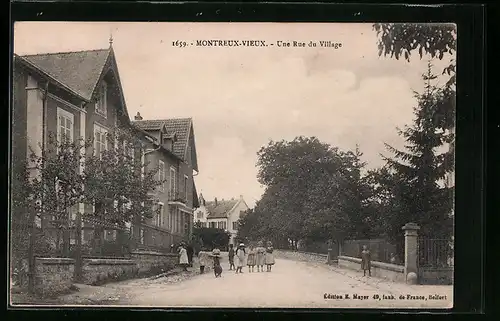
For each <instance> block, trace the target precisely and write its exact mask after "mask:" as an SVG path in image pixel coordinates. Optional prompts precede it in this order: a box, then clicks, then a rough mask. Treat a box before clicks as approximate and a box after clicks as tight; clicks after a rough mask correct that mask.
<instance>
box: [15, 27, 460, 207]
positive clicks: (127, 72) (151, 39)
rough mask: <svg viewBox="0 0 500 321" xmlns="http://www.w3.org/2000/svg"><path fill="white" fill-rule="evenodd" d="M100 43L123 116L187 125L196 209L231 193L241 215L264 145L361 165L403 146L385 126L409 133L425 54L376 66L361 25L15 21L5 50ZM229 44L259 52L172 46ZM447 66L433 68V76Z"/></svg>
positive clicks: (252, 192)
mask: <svg viewBox="0 0 500 321" xmlns="http://www.w3.org/2000/svg"><path fill="white" fill-rule="evenodd" d="M110 35H112V37H113V49H114V51H115V55H116V59H117V64H118V70H119V74H120V79H121V82H122V86H123V90H124V96H125V100H126V104H127V108H128V111H129V114H130V115H131V117H133V115H135V114H136V113H137V112H140V113H141V115H142V116H143V118H144V119H163V118H174V117H192V119H193V123H194V132H195V139H196V150H197V154H198V165H199V173H198V175H197V176H196V177H195V182H196V186H197V190H198V192H201V193H203V196H204V198H205V199H206V200H211V199H213V198H214V197H217V198H218V199H229V198H232V197H235V198H236V197H239V195H243V197H244V199H245V201H246V202H247V204H248V205H249V206H250V207H252V206H253V205H254V204H255V202H256V201H257V200H258V199H260V197H261V195H262V193H263V191H264V187H263V186H261V185H260V184H259V183H258V181H257V168H256V162H257V151H258V150H259V149H260V147H261V146H264V145H267V143H268V142H269V141H270V140H274V141H278V140H282V139H285V140H292V139H293V138H294V137H296V136H299V135H304V136H316V137H317V138H318V139H320V140H321V141H323V142H325V143H329V144H331V145H332V146H336V147H339V148H341V149H343V150H349V149H354V148H355V146H356V144H358V145H359V147H360V149H361V151H362V152H363V153H364V155H363V160H364V161H365V162H366V163H367V168H375V167H378V166H381V165H382V164H383V160H382V158H381V156H380V154H381V153H386V149H385V147H384V143H388V144H391V145H393V146H395V147H397V148H402V147H403V146H404V141H403V140H402V138H401V137H399V136H398V134H397V127H400V128H402V127H404V126H405V125H409V124H411V121H412V118H413V114H412V108H413V107H414V105H415V98H414V94H413V91H414V90H416V91H421V90H422V87H423V82H422V80H421V75H422V73H424V72H426V66H427V59H426V57H424V59H422V60H420V59H419V57H418V56H415V57H412V59H411V62H406V61H404V60H401V61H398V60H396V59H391V58H383V57H379V56H378V49H377V36H376V33H375V31H373V30H372V27H371V24H368V23H367V24H364V23H357V24H355V23H349V24H348V23H332V24H326V23H321V24H320V23H307V24H305V23H231V24H229V23H155V22H147V23H144V22H141V23H137V22H135V23H125V22H121V23H107V22H101V23H96V22H78V23H76V22H17V23H16V24H15V29H14V52H15V53H17V54H20V55H22V54H33V53H45V52H64V51H78V50H88V49H101V48H107V47H109V38H110ZM235 39H237V40H263V41H265V42H266V44H268V46H267V47H245V46H239V47H227V46H226V47H197V46H190V45H189V46H186V47H184V48H180V47H178V46H177V47H176V46H174V45H173V42H175V41H176V40H179V41H185V42H186V43H187V44H190V43H191V42H193V43H196V41H197V40H235ZM278 41H283V42H285V43H286V42H291V43H292V44H293V41H297V42H304V43H306V46H305V47H293V46H292V47H278V46H277V42H278ZM311 41H312V42H315V43H317V46H316V47H309V46H307V44H308V43H309V42H311ZM319 41H332V42H336V43H341V44H342V47H341V48H337V49H334V48H331V47H329V48H326V47H320V45H319ZM270 44H273V45H270ZM450 58H451V57H447V56H445V57H444V59H443V60H442V61H439V60H438V61H433V64H434V65H435V68H436V69H435V73H436V74H441V71H442V69H443V68H444V67H445V66H447V65H448V64H449V59H450ZM439 81H440V83H444V82H445V81H446V79H444V78H443V79H439ZM386 154H387V153H386Z"/></svg>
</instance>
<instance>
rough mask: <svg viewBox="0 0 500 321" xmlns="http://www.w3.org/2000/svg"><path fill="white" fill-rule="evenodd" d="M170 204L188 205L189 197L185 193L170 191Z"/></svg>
mask: <svg viewBox="0 0 500 321" xmlns="http://www.w3.org/2000/svg"><path fill="white" fill-rule="evenodd" d="M168 204H169V205H186V204H187V199H186V195H185V194H184V193H179V192H170V193H168Z"/></svg>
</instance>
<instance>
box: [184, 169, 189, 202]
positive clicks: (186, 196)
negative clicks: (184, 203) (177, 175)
mask: <svg viewBox="0 0 500 321" xmlns="http://www.w3.org/2000/svg"><path fill="white" fill-rule="evenodd" d="M188 180H189V178H188V177H187V175H184V198H185V199H186V200H187V199H188Z"/></svg>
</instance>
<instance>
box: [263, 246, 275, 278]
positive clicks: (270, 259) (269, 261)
mask: <svg viewBox="0 0 500 321" xmlns="http://www.w3.org/2000/svg"><path fill="white" fill-rule="evenodd" d="M273 252H274V248H273V243H271V241H268V242H267V248H266V257H265V263H266V266H267V272H271V268H272V266H273V265H274V254H273Z"/></svg>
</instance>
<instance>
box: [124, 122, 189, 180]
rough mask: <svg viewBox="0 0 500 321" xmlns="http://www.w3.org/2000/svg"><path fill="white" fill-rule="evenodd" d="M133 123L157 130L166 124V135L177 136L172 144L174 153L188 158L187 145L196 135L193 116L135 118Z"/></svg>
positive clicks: (182, 157)
mask: <svg viewBox="0 0 500 321" xmlns="http://www.w3.org/2000/svg"><path fill="white" fill-rule="evenodd" d="M132 123H133V124H134V125H135V126H137V127H138V128H140V129H142V130H146V131H148V130H149V131H157V130H160V129H161V128H162V127H163V126H165V130H166V135H167V136H169V137H173V136H174V135H175V138H176V140H175V141H174V143H173V146H172V151H173V153H174V154H175V155H176V156H177V157H179V158H181V159H182V160H184V161H186V160H187V147H188V144H189V140H190V139H191V136H192V135H194V133H193V128H192V125H193V120H192V118H169V119H151V120H134V121H132ZM193 148H195V146H193ZM194 151H195V153H194V159H192V163H193V168H194V169H195V170H196V171H197V170H198V163H197V159H196V150H194Z"/></svg>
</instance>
